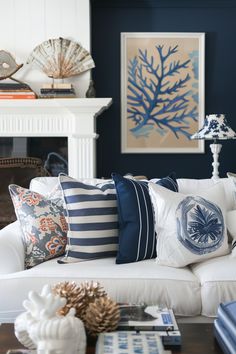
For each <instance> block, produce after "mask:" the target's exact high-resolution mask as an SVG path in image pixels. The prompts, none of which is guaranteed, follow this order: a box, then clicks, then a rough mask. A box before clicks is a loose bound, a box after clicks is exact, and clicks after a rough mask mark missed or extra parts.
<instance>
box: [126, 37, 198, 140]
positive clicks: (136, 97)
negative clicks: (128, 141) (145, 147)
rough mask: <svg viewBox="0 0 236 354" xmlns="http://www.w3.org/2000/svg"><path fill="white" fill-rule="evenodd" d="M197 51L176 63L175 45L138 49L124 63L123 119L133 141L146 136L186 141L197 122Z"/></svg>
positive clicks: (178, 52)
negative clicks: (126, 67) (125, 115)
mask: <svg viewBox="0 0 236 354" xmlns="http://www.w3.org/2000/svg"><path fill="white" fill-rule="evenodd" d="M198 54H199V53H198V51H196V50H195V51H192V52H189V53H188V55H186V57H185V59H183V60H181V59H180V49H179V46H178V45H173V46H166V45H158V44H157V45H156V46H155V48H154V52H153V55H152V53H150V51H148V50H147V49H143V50H142V49H140V48H138V54H137V55H136V56H134V57H132V58H130V59H129V61H128V95H127V113H128V116H127V119H128V120H129V121H130V122H132V124H131V128H130V130H129V132H130V134H131V135H132V136H134V137H135V138H140V137H141V138H149V136H150V134H155V135H157V136H158V135H159V136H161V137H164V136H166V135H168V134H172V135H174V137H175V138H176V139H179V138H180V136H182V137H184V139H187V140H189V139H190V136H191V135H192V132H191V131H190V127H191V124H192V122H193V121H194V122H196V121H197V120H198V102H199V97H198V75H199V73H198V71H199V68H198Z"/></svg>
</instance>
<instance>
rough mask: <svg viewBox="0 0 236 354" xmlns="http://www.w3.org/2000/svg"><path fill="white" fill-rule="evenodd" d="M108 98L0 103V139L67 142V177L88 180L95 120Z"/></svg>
mask: <svg viewBox="0 0 236 354" xmlns="http://www.w3.org/2000/svg"><path fill="white" fill-rule="evenodd" d="M111 102H112V99H111V98H90V99H87V98H78V99H77V98H76V99H49V100H32V101H31V100H2V101H0V136H1V137H7V136H8V137H34V136H37V137H39V136H41V137H53V136H57V137H60V136H63V137H67V138H68V163H69V174H70V175H71V176H72V177H75V178H92V177H95V173H96V163H95V162H96V151H95V146H96V145H95V140H96V139H97V137H98V135H97V134H96V122H95V120H96V117H97V116H98V115H100V114H101V113H102V111H103V110H104V109H107V108H108V107H109V106H110V104H111Z"/></svg>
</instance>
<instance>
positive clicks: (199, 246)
mask: <svg viewBox="0 0 236 354" xmlns="http://www.w3.org/2000/svg"><path fill="white" fill-rule="evenodd" d="M149 192H150V196H151V200H152V203H153V207H154V213H155V231H156V234H157V259H156V261H157V263H158V264H160V265H167V266H173V267H184V266H186V265H188V264H191V263H195V262H200V261H202V260H205V259H208V258H213V257H216V256H221V255H224V254H227V253H228V252H229V247H228V239H227V232H226V226H225V220H224V215H225V192H224V187H223V185H222V183H218V184H216V185H214V186H212V187H211V188H209V189H208V190H204V191H202V192H199V193H198V195H185V194H181V193H174V192H172V191H170V190H168V189H166V188H163V187H161V186H158V185H156V184H153V183H151V182H150V183H149ZM204 225H205V228H203V227H204ZM201 230H202V231H203V232H200V231H201ZM207 231H208V232H207ZM210 231H211V232H210Z"/></svg>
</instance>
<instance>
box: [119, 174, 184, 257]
mask: <svg viewBox="0 0 236 354" xmlns="http://www.w3.org/2000/svg"><path fill="white" fill-rule="evenodd" d="M112 178H113V180H114V182H115V186H116V193H117V202H118V219H119V246H118V253H117V257H116V263H118V264H121V263H130V262H137V261H142V260H144V259H150V258H155V257H156V235H155V228H154V214H153V208H152V203H151V199H150V195H149V190H148V182H145V181H134V180H132V179H128V178H124V177H122V176H121V175H119V174H117V173H113V174H112ZM155 183H157V184H159V185H161V186H163V187H166V188H168V189H170V190H172V191H174V192H178V184H177V182H176V178H175V173H172V174H170V175H169V176H168V177H165V178H162V179H160V180H158V181H156V182H155Z"/></svg>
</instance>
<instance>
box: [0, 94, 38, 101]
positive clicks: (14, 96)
mask: <svg viewBox="0 0 236 354" xmlns="http://www.w3.org/2000/svg"><path fill="white" fill-rule="evenodd" d="M35 98H36V96H35V95H32V94H27V93H25V94H24V95H22V94H21V95H18V94H17V93H14V94H10V95H8V94H7V93H4V94H0V100H12V99H31V100H32V99H35Z"/></svg>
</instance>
